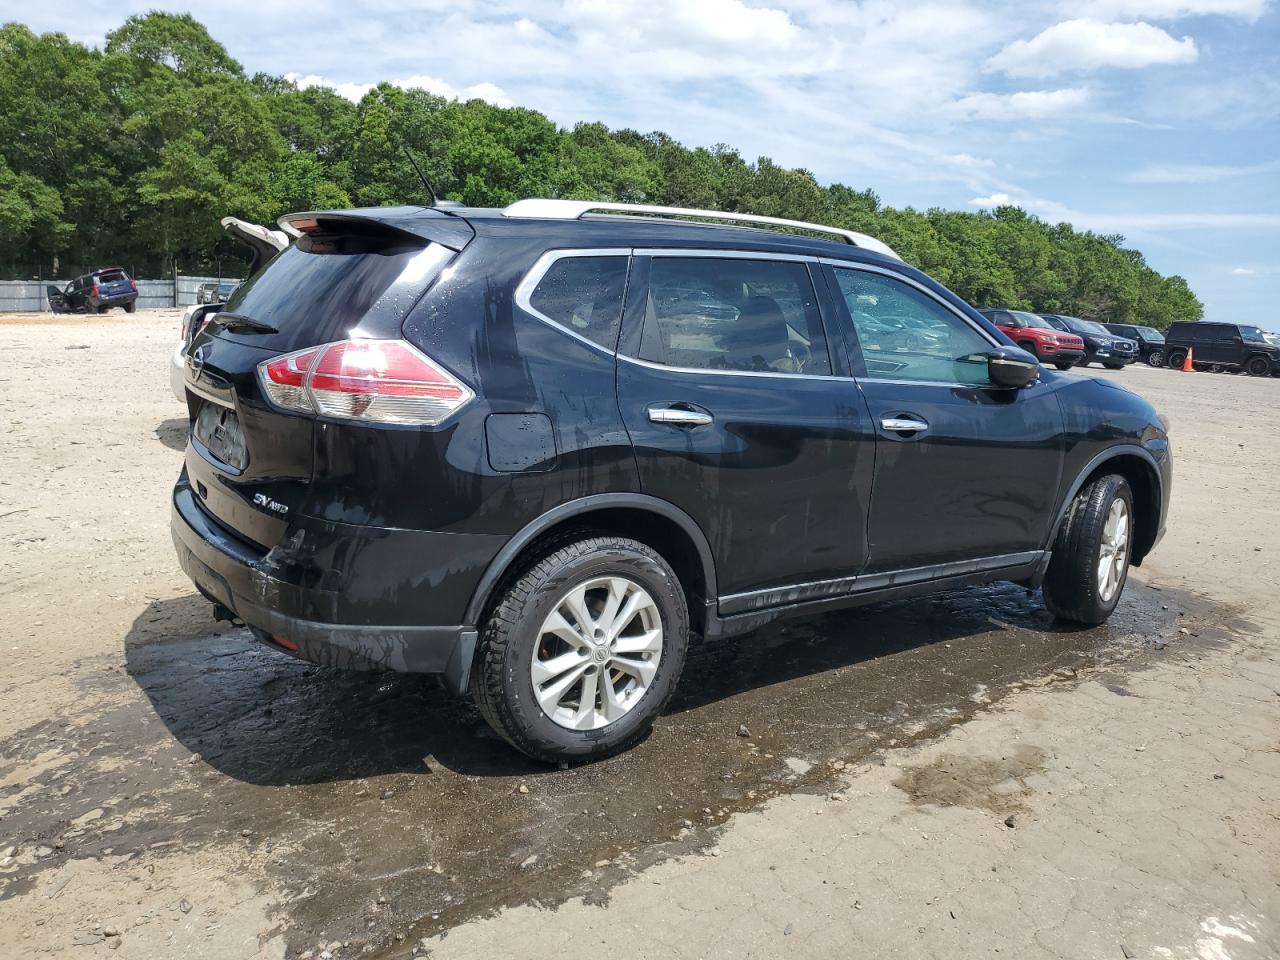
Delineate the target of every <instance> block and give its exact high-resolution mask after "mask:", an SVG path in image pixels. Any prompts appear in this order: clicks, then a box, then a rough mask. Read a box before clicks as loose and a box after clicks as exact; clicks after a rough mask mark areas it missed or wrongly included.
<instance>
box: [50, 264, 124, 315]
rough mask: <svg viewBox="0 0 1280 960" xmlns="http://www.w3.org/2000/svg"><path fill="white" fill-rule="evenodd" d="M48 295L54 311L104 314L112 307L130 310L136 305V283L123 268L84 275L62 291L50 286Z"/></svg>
mask: <svg viewBox="0 0 1280 960" xmlns="http://www.w3.org/2000/svg"><path fill="white" fill-rule="evenodd" d="M47 295H48V298H49V309H50V310H52V311H53V312H54V313H106V312H107V311H108V310H110V309H111V308H112V307H124V310H125V312H126V313H133V311H134V310H136V309H137V306H138V284H137V283H136V282H134V280H133V278H132V277H130V276H129V274H128V273H126V272H125V270H124V268H123V267H103V268H102V269H100V270H95V271H93V272H92V273H86V274H83V275H82V276H79V277H76V278H75V279H74V280H72V281H71V282H70V283H68V284H67V285H66V287H64V288H62V289H61V290H59V289H58V288H57V287H54V286H50V287H49V288H48V294H47Z"/></svg>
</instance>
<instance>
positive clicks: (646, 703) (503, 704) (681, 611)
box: [471, 532, 689, 763]
mask: <svg viewBox="0 0 1280 960" xmlns="http://www.w3.org/2000/svg"><path fill="white" fill-rule="evenodd" d="M609 575H615V576H624V577H626V578H627V579H629V580H631V581H633V582H634V583H637V584H639V585H640V586H641V587H643V588H644V589H645V590H646V591H647V592H648V593H649V595H650V596H651V597H652V598H653V600H654V602H655V605H656V606H657V608H658V612H659V616H660V619H661V623H662V630H663V648H662V653H661V655H660V658H659V660H658V669H657V671H656V673H655V674H654V676H653V679H652V681H651V682H650V685H649V688H648V690H646V691H645V693H644V694H643V696H642V697H641V699H640V700H639V701H638V702H637V703H636V704H635V706H633V707H631V708H630V709H629V710H628V711H627V712H626V713H624V714H623V715H622V716H621V717H620V718H619V719H617V720H615V721H613V722H612V723H609V724H608V725H606V726H603V727H600V728H598V729H595V730H571V729H569V728H567V727H562V726H560V725H559V724H557V723H556V722H555V721H553V720H552V719H551V718H550V717H549V716H547V714H546V713H544V712H543V709H542V707H541V706H540V705H539V704H538V701H537V698H536V697H535V695H534V687H533V679H532V677H531V676H530V666H531V663H532V659H533V657H534V656H535V645H536V644H537V643H538V642H539V636H538V631H539V630H540V629H541V626H542V623H543V621H544V620H545V619H546V617H547V615H548V613H550V612H551V610H552V609H553V608H554V607H555V605H556V604H557V603H559V602H560V600H561V598H563V597H564V595H565V594H566V593H567V592H568V591H569V590H570V589H571V588H572V587H573V586H574V585H576V584H579V583H584V582H586V581H588V580H591V579H593V578H596V577H601V576H609ZM688 644H689V611H688V608H687V605H686V603H685V597H684V591H683V589H682V588H681V585H680V581H679V579H678V578H677V577H676V575H675V572H674V571H673V570H672V569H671V567H670V565H669V564H668V563H667V562H666V560H664V559H663V558H662V556H661V555H660V554H658V553H657V552H656V551H655V550H653V549H652V548H651V547H649V546H647V545H645V544H643V543H639V542H638V541H635V540H629V539H626V538H623V537H611V536H589V535H587V534H585V533H582V532H579V533H578V534H576V535H568V536H566V537H563V538H558V539H556V540H554V541H551V542H549V543H547V544H546V545H545V546H544V548H543V549H541V550H540V551H539V552H538V553H536V554H534V555H533V556H532V557H531V558H530V559H529V561H528V562H527V563H526V564H524V565H523V567H522V569H521V570H520V572H518V573H516V574H515V575H513V576H511V577H509V578H508V579H507V581H506V582H505V583H504V584H503V585H501V586H500V587H499V590H498V599H497V602H496V603H495V605H494V607H493V609H492V612H491V613H490V615H489V618H488V620H487V622H486V624H485V626H484V629H483V632H482V634H481V637H480V644H479V648H478V649H477V651H476V659H475V663H474V665H473V667H472V676H471V686H472V691H473V693H474V696H475V700H476V704H477V706H478V707H479V709H480V713H481V715H482V716H483V717H484V718H485V720H486V721H488V723H489V725H490V726H491V727H493V729H494V731H495V732H496V733H497V734H498V735H499V736H501V737H502V738H503V739H504V740H506V741H507V742H508V743H510V744H511V745H512V746H513V747H515V748H516V749H517V750H519V751H521V752H522V753H525V754H527V755H528V756H530V757H533V758H534V759H536V760H543V761H546V762H548V763H557V762H576V761H584V760H598V759H601V758H603V757H607V756H610V755H612V754H615V753H619V752H621V751H623V750H626V749H627V748H629V747H631V746H633V745H635V744H636V743H637V742H638V741H639V740H641V739H642V738H643V737H644V736H645V735H646V734H647V733H648V731H649V728H650V726H652V724H653V721H654V719H655V718H657V717H658V715H659V714H660V713H661V712H662V710H663V708H664V707H665V706H666V705H667V701H668V700H669V699H670V698H671V694H672V693H673V692H674V691H675V687H676V682H677V681H678V680H679V678H680V672H681V670H682V669H683V668H684V658H685V653H686V651H687V649H688Z"/></svg>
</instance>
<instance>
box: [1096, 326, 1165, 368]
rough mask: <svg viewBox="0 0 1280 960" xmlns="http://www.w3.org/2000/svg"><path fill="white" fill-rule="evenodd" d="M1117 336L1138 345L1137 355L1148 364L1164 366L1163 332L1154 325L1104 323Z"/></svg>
mask: <svg viewBox="0 0 1280 960" xmlns="http://www.w3.org/2000/svg"><path fill="white" fill-rule="evenodd" d="M1103 326H1104V327H1106V328H1107V329H1108V330H1110V331H1111V332H1112V333H1114V334H1115V335H1116V336H1118V337H1124V338H1125V339H1127V340H1132V341H1133V342H1134V343H1136V344H1137V345H1138V356H1139V357H1140V358H1141V359H1142V360H1143V362H1145V363H1146V364H1147V365H1148V366H1152V367H1163V366H1164V334H1163V333H1161V332H1160V331H1159V330H1157V329H1156V328H1155V327H1138V326H1134V325H1133V324H1130V323H1104V324H1103Z"/></svg>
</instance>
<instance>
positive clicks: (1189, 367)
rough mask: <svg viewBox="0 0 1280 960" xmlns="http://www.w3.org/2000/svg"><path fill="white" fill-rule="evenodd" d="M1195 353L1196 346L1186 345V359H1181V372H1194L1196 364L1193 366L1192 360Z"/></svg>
mask: <svg viewBox="0 0 1280 960" xmlns="http://www.w3.org/2000/svg"><path fill="white" fill-rule="evenodd" d="M1195 353H1196V348H1195V347H1187V359H1185V360H1183V361H1182V372H1183V373H1194V372H1195V369H1196V366H1195V363H1194V362H1193V360H1194V358H1195Z"/></svg>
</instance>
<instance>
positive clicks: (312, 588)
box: [171, 475, 476, 692]
mask: <svg viewBox="0 0 1280 960" xmlns="http://www.w3.org/2000/svg"><path fill="white" fill-rule="evenodd" d="M184 479H185V475H184ZM171 529H172V533H173V542H174V546H175V548H176V549H177V552H178V560H179V562H180V563H181V565H182V569H183V570H184V571H185V572H186V574H187V576H189V577H190V578H191V580H192V582H193V583H194V584H195V585H196V587H197V589H199V591H200V592H201V593H202V594H204V596H205V597H207V598H208V599H210V600H212V601H213V602H215V603H219V604H222V605H223V606H224V607H226V608H227V609H228V610H230V611H231V612H232V613H233V614H234V615H235V616H236V617H238V618H239V619H240V620H242V621H244V623H246V624H247V625H248V626H250V627H252V628H254V634H255V636H257V637H259V639H262V640H265V641H267V642H269V643H271V644H272V645H273V646H275V647H277V648H278V649H281V650H284V651H285V652H287V653H291V654H293V655H294V656H297V657H300V658H301V659H303V660H308V661H310V662H312V663H319V664H324V665H326V666H333V667H344V668H348V669H354V670H398V671H404V672H409V673H433V674H439V675H440V676H441V677H442V679H444V681H445V683H446V685H447V686H448V687H449V688H450V689H452V690H454V691H455V692H463V691H465V690H466V687H467V681H468V675H469V673H470V667H471V656H472V654H473V653H474V651H475V643H476V630H475V629H474V628H471V627H465V626H461V625H458V626H453V625H447V626H409V625H376V624H365V623H334V622H329V621H327V620H324V619H315V612H317V611H333V610H336V609H339V608H340V607H341V597H339V596H337V595H336V593H335V591H332V590H326V589H324V588H322V587H320V586H318V585H311V584H308V583H306V582H305V581H306V580H307V577H306V576H305V571H301V575H295V574H297V573H298V571H295V569H294V568H293V567H292V566H291V565H290V564H288V563H281V562H280V559H279V558H278V557H275V556H273V554H275V553H276V551H267V552H265V553H264V552H262V551H261V549H260V548H258V547H256V546H255V545H252V544H249V543H247V542H246V541H244V540H241V539H239V538H238V537H235V536H233V535H232V534H230V533H229V532H228V531H226V530H225V529H223V528H222V527H221V526H220V525H219V524H217V523H216V522H215V521H214V520H213V519H212V518H211V517H210V516H209V515H208V514H207V513H206V512H205V511H204V509H203V508H202V507H201V506H200V504H199V502H198V501H197V498H196V494H195V492H194V491H193V490H192V489H191V487H190V486H189V485H188V484H186V483H183V482H179V484H178V485H177V487H176V488H175V489H174V493H173V507H172V513H171ZM278 549H279V548H277V550H278Z"/></svg>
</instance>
